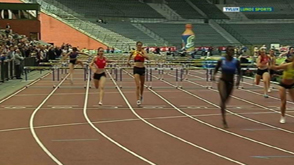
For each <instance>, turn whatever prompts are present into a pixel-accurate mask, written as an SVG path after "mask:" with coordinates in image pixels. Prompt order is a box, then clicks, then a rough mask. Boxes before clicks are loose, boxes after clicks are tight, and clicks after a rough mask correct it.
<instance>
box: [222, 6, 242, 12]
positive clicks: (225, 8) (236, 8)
mask: <svg viewBox="0 0 294 165" xmlns="http://www.w3.org/2000/svg"><path fill="white" fill-rule="evenodd" d="M223 12H240V7H223Z"/></svg>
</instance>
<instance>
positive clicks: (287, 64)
mask: <svg viewBox="0 0 294 165" xmlns="http://www.w3.org/2000/svg"><path fill="white" fill-rule="evenodd" d="M289 65H292V62H291V63H286V64H281V65H279V66H274V65H272V66H271V67H270V68H271V69H273V70H280V69H283V70H285V69H287V67H288V66H289Z"/></svg>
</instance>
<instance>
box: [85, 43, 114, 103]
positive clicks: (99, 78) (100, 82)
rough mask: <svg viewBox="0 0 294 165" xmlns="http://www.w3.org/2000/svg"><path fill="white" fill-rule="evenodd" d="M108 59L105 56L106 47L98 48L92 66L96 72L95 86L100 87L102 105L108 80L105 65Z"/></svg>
mask: <svg viewBox="0 0 294 165" xmlns="http://www.w3.org/2000/svg"><path fill="white" fill-rule="evenodd" d="M107 62H110V61H107V59H106V58H105V57H104V49H103V48H102V47H99V48H98V53H97V56H96V57H94V58H93V60H92V62H91V64H90V68H91V69H92V71H93V72H94V76H93V79H94V86H95V88H96V89H98V88H99V92H100V95H99V105H102V100H103V95H104V84H105V81H106V74H105V67H106V64H107Z"/></svg>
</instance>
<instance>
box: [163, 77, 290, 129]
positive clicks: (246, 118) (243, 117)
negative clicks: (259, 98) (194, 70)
mask: <svg viewBox="0 0 294 165" xmlns="http://www.w3.org/2000/svg"><path fill="white" fill-rule="evenodd" d="M196 77H198V76H196ZM162 81H163V82H165V83H167V84H169V85H171V86H174V85H173V84H171V83H169V82H167V81H165V80H162ZM187 82H190V83H191V84H194V85H198V86H201V87H205V86H203V85H201V84H198V83H195V82H192V81H190V80H187ZM179 90H181V91H183V92H185V93H188V94H190V95H191V96H194V97H196V98H198V99H202V100H203V101H204V100H205V102H207V103H209V104H211V105H213V106H215V107H217V108H220V107H219V106H218V105H216V104H214V103H212V102H210V101H208V100H206V99H204V98H202V97H200V96H197V95H195V94H194V93H191V92H189V91H187V90H184V89H179ZM208 90H211V91H214V92H218V91H217V90H214V89H208ZM231 97H232V98H235V99H237V100H240V101H243V102H246V103H249V104H251V105H254V106H257V107H260V108H263V109H267V110H270V111H272V112H275V113H278V112H277V111H275V110H274V109H271V108H267V107H265V106H262V105H259V104H255V103H252V102H251V101H248V100H245V99H241V98H239V97H236V96H234V95H232V96H231ZM226 111H227V112H228V113H230V114H233V115H236V116H238V117H240V118H242V119H245V120H249V121H252V122H254V123H258V124H261V125H264V126H267V127H270V128H274V129H277V130H280V131H283V132H287V133H290V134H294V132H293V131H291V130H287V129H283V128H280V127H276V126H273V125H270V124H267V123H263V122H260V121H257V120H254V119H251V118H248V117H245V116H242V115H240V114H238V113H234V112H232V111H230V110H229V109H226ZM287 116H292V115H289V114H288V115H287Z"/></svg>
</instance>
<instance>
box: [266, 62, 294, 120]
mask: <svg viewBox="0 0 294 165" xmlns="http://www.w3.org/2000/svg"><path fill="white" fill-rule="evenodd" d="M270 68H271V69H273V70H280V69H282V70H284V71H283V76H282V80H281V82H280V88H279V94H280V99H281V107H280V108H281V115H282V116H281V119H280V123H282V124H284V123H286V118H285V113H286V101H287V98H286V90H288V92H289V95H290V97H291V99H292V101H294V58H292V61H291V62H290V63H285V64H282V65H279V66H274V65H272V66H271V67H270Z"/></svg>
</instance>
